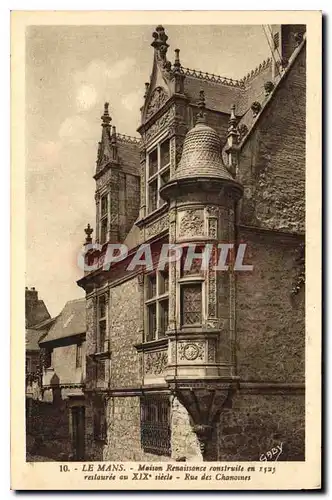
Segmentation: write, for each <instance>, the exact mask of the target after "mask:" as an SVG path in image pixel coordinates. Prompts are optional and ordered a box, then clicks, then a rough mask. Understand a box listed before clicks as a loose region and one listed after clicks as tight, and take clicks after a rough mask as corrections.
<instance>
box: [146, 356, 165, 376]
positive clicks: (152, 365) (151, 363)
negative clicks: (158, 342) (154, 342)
mask: <svg viewBox="0 0 332 500" xmlns="http://www.w3.org/2000/svg"><path fill="white" fill-rule="evenodd" d="M144 361H145V366H144V367H145V370H144V371H145V374H146V375H160V374H161V373H163V372H164V370H165V368H166V365H167V361H168V355H167V351H158V352H148V353H147V354H146V355H145V358H144Z"/></svg>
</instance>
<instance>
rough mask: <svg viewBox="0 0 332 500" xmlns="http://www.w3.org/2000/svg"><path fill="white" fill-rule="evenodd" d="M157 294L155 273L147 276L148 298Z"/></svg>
mask: <svg viewBox="0 0 332 500" xmlns="http://www.w3.org/2000/svg"><path fill="white" fill-rule="evenodd" d="M156 295H157V278H156V275H155V274H150V275H149V276H148V299H152V298H153V297H155V296H156Z"/></svg>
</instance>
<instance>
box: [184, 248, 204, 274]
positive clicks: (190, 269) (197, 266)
mask: <svg viewBox="0 0 332 500" xmlns="http://www.w3.org/2000/svg"><path fill="white" fill-rule="evenodd" d="M187 253H188V249H184V251H183V254H182V257H181V276H188V275H200V274H201V268H202V262H203V261H202V258H201V257H196V258H193V259H192V261H191V262H190V260H189V259H188V261H187ZM195 253H196V254H201V255H202V256H203V248H202V247H198V246H197V247H196V248H195ZM185 267H186V268H185Z"/></svg>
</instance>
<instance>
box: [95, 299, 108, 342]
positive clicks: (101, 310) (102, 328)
mask: <svg viewBox="0 0 332 500" xmlns="http://www.w3.org/2000/svg"><path fill="white" fill-rule="evenodd" d="M106 338H107V308H106V295H105V294H103V295H100V296H99V297H98V341H97V351H98V352H104V350H105V341H106Z"/></svg>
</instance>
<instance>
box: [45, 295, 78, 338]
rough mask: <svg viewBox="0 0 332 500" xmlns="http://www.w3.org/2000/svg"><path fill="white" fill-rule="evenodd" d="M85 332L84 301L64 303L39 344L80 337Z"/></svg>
mask: <svg viewBox="0 0 332 500" xmlns="http://www.w3.org/2000/svg"><path fill="white" fill-rule="evenodd" d="M85 331H86V314H85V299H77V300H70V301H69V302H67V303H66V305H65V307H64V308H63V309H62V311H61V313H60V314H59V316H58V317H57V318H56V320H55V322H54V324H53V325H52V327H51V328H50V330H49V332H48V334H47V335H46V337H45V338H44V339H43V340H42V342H41V344H44V343H45V342H50V341H54V340H58V339H63V338H67V337H71V336H73V335H80V334H82V333H85Z"/></svg>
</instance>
